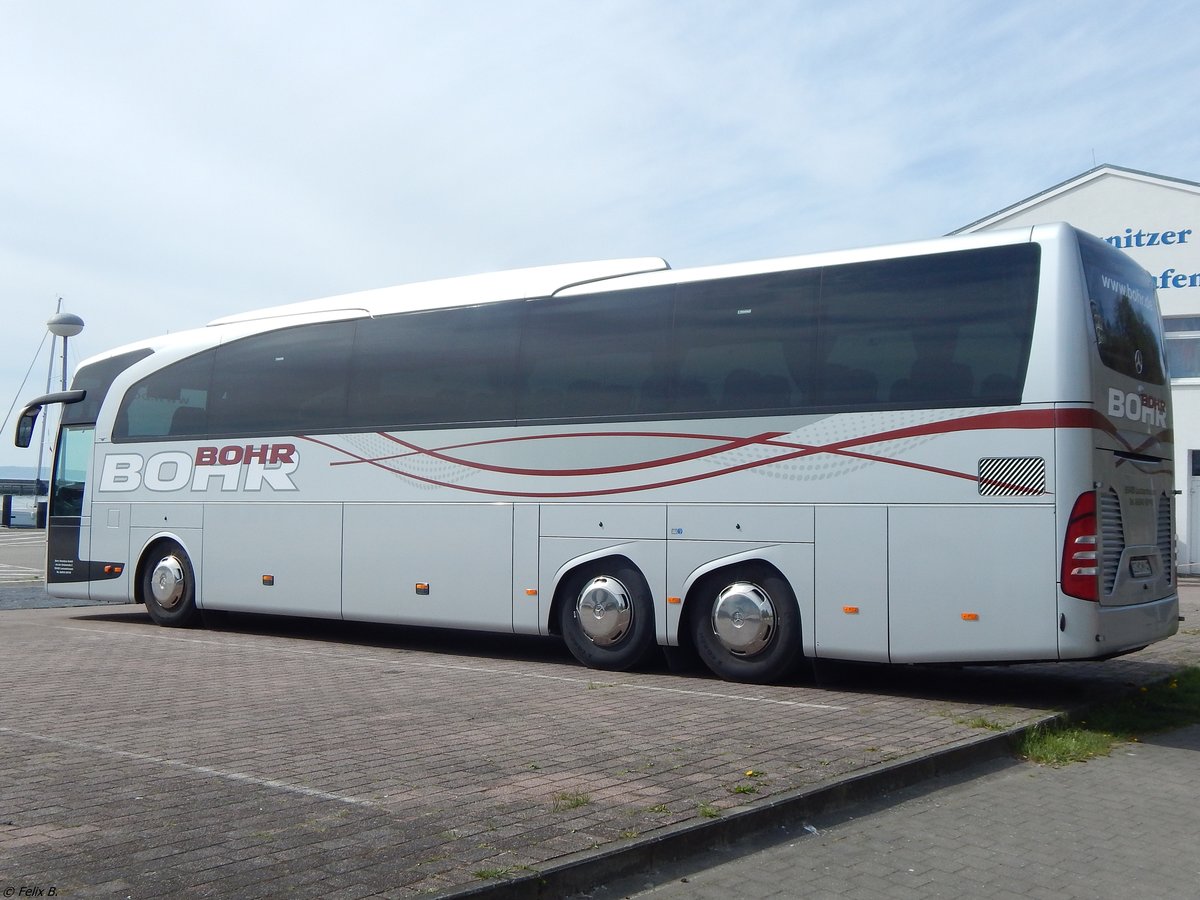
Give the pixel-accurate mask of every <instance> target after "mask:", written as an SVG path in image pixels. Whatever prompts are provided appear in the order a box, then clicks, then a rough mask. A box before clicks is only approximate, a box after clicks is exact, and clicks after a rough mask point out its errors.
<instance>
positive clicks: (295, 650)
mask: <svg viewBox="0 0 1200 900" xmlns="http://www.w3.org/2000/svg"><path fill="white" fill-rule="evenodd" d="M49 627H51V628H64V629H66V630H68V631H78V632H88V633H92V634H97V635H104V636H105V637H123V638H145V639H148V640H157V641H174V642H177V643H183V644H206V645H209V646H214V647H224V648H227V649H228V648H233V649H241V648H242V647H244V646H245V644H244V643H242V642H233V641H219V640H213V639H211V638H184V637H175V636H174V635H171V634H155V633H153V632H144V631H143V632H128V631H112V630H109V629H102V628H90V627H87V626H80V625H51V626H49ZM254 652H255V653H263V652H271V653H285V654H291V655H294V656H323V657H329V658H331V659H334V658H335V659H337V660H339V661H341V660H350V661H353V662H362V663H370V664H372V665H387V666H394V665H396V663H397V660H396V659H395V658H388V659H381V658H380V657H377V656H336V657H334V656H333V655H332V654H330V653H328V652H324V651H319V650H305V649H302V648H300V647H270V646H266V647H264V646H260V645H257V644H256V645H255V647H254ZM404 663H405V664H406V665H409V666H412V667H414V668H422V669H445V670H448V671H456V672H468V673H471V674H476V675H487V676H489V677H493V676H496V675H503V676H507V677H509V678H536V679H540V680H543V681H561V682H566V683H568V684H582V685H594V686H598V687H605V688H628V689H630V690H641V691H656V692H658V693H666V694H682V695H684V696H689V697H705V698H710V699H717V700H736V701H738V702H740V703H767V704H771V705H774V706H791V707H796V708H800V709H826V710H833V711H845V710H846V709H848V708H849V707H845V706H834V705H832V704H828V703H806V702H804V701H801V700H778V699H775V698H773V697H762V696H755V695H753V694H730V693H725V692H723V691H697V690H689V689H685V688H676V687H668V686H667V685H660V684H641V683H632V682H627V681H605V680H601V679H599V678H574V677H571V676H566V675H546V674H542V673H539V672H519V671H513V670H511V669H492V668H487V667H484V666H464V665H458V664H452V663H438V662H426V661H422V660H414V659H406V660H404Z"/></svg>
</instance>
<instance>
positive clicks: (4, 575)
mask: <svg viewBox="0 0 1200 900" xmlns="http://www.w3.org/2000/svg"><path fill="white" fill-rule="evenodd" d="M41 580H42V570H41V569H33V568H30V567H29V566H14V565H10V564H8V563H0V584H16V583H18V582H22V581H41Z"/></svg>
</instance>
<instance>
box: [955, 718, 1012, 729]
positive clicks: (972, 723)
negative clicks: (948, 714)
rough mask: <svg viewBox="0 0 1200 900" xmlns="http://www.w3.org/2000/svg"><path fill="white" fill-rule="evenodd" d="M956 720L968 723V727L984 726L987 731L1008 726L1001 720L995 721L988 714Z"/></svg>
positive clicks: (960, 723)
mask: <svg viewBox="0 0 1200 900" xmlns="http://www.w3.org/2000/svg"><path fill="white" fill-rule="evenodd" d="M954 721H955V722H957V723H958V724H959V725H966V726H967V727H968V728H982V729H984V730H985V731H1003V730H1004V729H1005V728H1007V727H1008V726H1007V725H1004V724H1002V723H1000V722H993V721H992V720H991V719H989V718H987V717H986V716H975V717H974V718H972V719H955V720H954Z"/></svg>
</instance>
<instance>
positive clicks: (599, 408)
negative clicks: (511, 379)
mask: <svg viewBox="0 0 1200 900" xmlns="http://www.w3.org/2000/svg"><path fill="white" fill-rule="evenodd" d="M672 291H673V289H672V288H671V287H661V288H649V289H646V290H636V291H616V292H613V293H609V294H591V295H587V296H582V297H560V298H553V299H549V300H535V301H532V302H530V303H528V304H527V306H528V310H527V318H526V328H525V337H524V340H523V342H522V344H521V363H520V378H521V382H520V383H521V389H520V393H519V396H518V401H517V415H518V417H519V418H522V419H593V418H600V419H603V418H608V417H614V416H615V417H630V416H638V415H640V414H643V413H646V412H647V411H657V410H658V409H660V408H661V403H662V402H663V399H662V398H663V396H664V392H667V391H669V390H670V387H669V376H670V371H669V365H668V364H669V358H668V353H669V344H670V332H671V295H672Z"/></svg>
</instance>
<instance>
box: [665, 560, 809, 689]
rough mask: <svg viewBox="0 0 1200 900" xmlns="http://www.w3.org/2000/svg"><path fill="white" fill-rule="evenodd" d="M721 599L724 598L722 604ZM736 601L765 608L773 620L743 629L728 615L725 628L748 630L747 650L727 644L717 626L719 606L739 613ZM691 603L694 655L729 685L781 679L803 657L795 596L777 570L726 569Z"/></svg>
mask: <svg viewBox="0 0 1200 900" xmlns="http://www.w3.org/2000/svg"><path fill="white" fill-rule="evenodd" d="M727 591H728V592H729V593H728V594H727V593H726V592H727ZM722 597H725V598H726V599H725V600H724V601H722ZM731 598H732V599H731ZM735 600H736V601H741V608H745V609H749V610H750V611H751V612H753V611H754V610H759V609H762V608H763V606H764V604H765V605H766V606H768V607H769V611H770V615H769V616H768V615H760V616H759V617H758V618H757V619H756V618H754V617H753V616H750V617H748V618H746V619H745V620H744V621H745V625H743V624H742V623H741V622H740V621H739V622H738V623H736V624H735V620H734V619H733V618H732V617H729V616H726V621H725V622H724V623H723V627H724V628H726V629H727V630H728V629H730V628H733V629H741V628H743V627H746V628H747V632H746V634H747V635H748V637H747V638H746V644H747V646H746V649H744V650H738V649H735V648H733V647H731V646H730V643H731V642H730V641H728V640H723V639H722V637H721V636H720V635H719V634H718V631H717V625H716V624H715V623H714V619H715V613H716V611H717V609H718V604H719V603H720V604H721V606H720V609H721V610H722V612H723V613H726V614H727V613H728V612H729V611H730V607H731V606H732V607H733V608H734V609H735V611H736V609H737V603H734V602H733V601H735ZM689 603H695V604H696V607H695V608H694V609H692V610H691V614H690V619H689V624H690V627H691V632H692V640H693V642H694V643H695V646H696V652H697V653H698V654H699V655H700V658H701V659H702V660H703V661H704V664H705V665H706V666H708V667H709V669H711V670H712V671H713V673H714V674H716V675H718V676H719V677H721V678H724V679H725V680H727V681H741V682H746V683H749V684H768V683H770V682H774V681H779V680H780V679H782V678H784V677H785V676H787V675H788V674H790V673H791V672H792V671H793V670H794V669H795V668H796V667H797V666H798V665H799V663H800V662H801V660H803V659H804V653H803V649H802V645H801V642H800V610H799V607H798V606H797V605H796V595H795V594H794V593H793V592H792V589H791V587H790V586H789V585H788V583H787V581H786V580H785V579H783V578H782V577H780V576H779V575H778V574H777V573H776V572H775V571H774V570H773V569H770V568H768V567H765V566H739V567H737V568H733V569H728V570H725V571H723V572H721V573H719V574H718V575H717V576H716V577H710V578H707V579H705V581H704V582H703V583H702V584H701V585H699V586H698V588H697V594H696V595H695V596H694V597H693V598H692V599H690V600H689ZM738 637H739V638H741V635H738ZM760 645H761V646H760Z"/></svg>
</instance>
